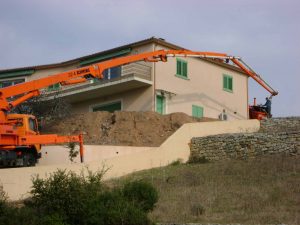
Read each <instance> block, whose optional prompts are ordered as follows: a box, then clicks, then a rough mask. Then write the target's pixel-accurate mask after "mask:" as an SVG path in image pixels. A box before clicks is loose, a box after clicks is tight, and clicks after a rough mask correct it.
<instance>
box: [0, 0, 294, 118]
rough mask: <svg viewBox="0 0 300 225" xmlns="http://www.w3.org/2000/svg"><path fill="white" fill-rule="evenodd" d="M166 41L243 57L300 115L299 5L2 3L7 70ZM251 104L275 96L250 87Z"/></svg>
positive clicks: (0, 38)
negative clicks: (137, 43) (149, 41)
mask: <svg viewBox="0 0 300 225" xmlns="http://www.w3.org/2000/svg"><path fill="white" fill-rule="evenodd" d="M152 36H156V37H162V38H164V39H166V40H167V41H168V42H171V43H174V44H177V45H180V46H183V47H185V48H188V49H191V50H195V51H196V50H198V51H217V52H225V53H228V54H230V55H237V56H241V57H242V58H243V59H244V61H246V62H247V63H248V64H249V65H251V66H252V67H253V68H254V70H255V71H256V72H257V73H259V74H261V75H262V77H263V78H264V79H265V80H266V81H267V82H268V83H269V84H270V85H271V86H272V87H273V88H274V89H276V90H278V91H279V95H278V96H276V97H274V98H273V109H272V110H273V115H274V116H300V100H299V97H300V93H299V92H300V1H299V0H206V1H202V0H185V1H182V0H0V69H6V68H16V67H24V66H33V65H40V64H48V63H56V62H61V61H65V60H70V59H73V58H77V57H81V56H84V55H88V54H91V53H95V52H99V51H103V50H106V49H110V48H114V47H118V46H120V45H123V44H128V43H131V42H135V41H139V40H142V39H146V38H149V37H152ZM249 86H250V89H249V94H250V99H251V98H253V97H254V96H256V97H257V98H258V101H259V102H261V103H264V102H265V100H264V99H265V97H266V96H268V95H269V94H268V92H267V91H265V90H264V89H263V88H262V87H260V86H259V85H258V84H257V83H255V82H253V81H251V82H250V85H249Z"/></svg>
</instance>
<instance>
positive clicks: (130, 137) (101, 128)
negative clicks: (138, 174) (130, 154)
mask: <svg viewBox="0 0 300 225" xmlns="http://www.w3.org/2000/svg"><path fill="white" fill-rule="evenodd" d="M213 120H214V119H209V118H201V119H198V118H194V117H191V116H188V115H186V114H184V113H172V114H168V115H160V114H158V113H155V112H114V113H109V112H90V113H84V114H76V115H72V116H70V117H68V118H65V119H64V120H60V121H55V122H52V123H51V124H48V125H47V126H45V127H44V129H43V130H42V132H43V133H57V134H60V135H71V134H78V133H80V132H82V133H83V134H84V142H85V143H86V144H101V145H124V146H153V147H154V146H160V145H161V144H162V143H163V142H164V141H165V140H166V139H167V138H168V137H169V136H171V135H172V134H173V133H174V132H175V131H176V130H177V129H178V128H179V127H181V126H182V125H183V124H184V123H191V122H204V121H213Z"/></svg>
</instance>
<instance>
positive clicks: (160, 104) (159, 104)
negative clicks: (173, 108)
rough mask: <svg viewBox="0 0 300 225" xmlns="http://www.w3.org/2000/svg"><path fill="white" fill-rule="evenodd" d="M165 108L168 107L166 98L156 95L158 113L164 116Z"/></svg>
mask: <svg viewBox="0 0 300 225" xmlns="http://www.w3.org/2000/svg"><path fill="white" fill-rule="evenodd" d="M165 107H166V103H165V97H164V96H161V95H156V112H158V113H160V114H164V113H165V111H166V110H165Z"/></svg>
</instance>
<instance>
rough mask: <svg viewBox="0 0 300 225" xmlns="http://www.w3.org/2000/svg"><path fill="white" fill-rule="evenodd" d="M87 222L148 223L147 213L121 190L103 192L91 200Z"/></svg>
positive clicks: (112, 224)
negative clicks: (125, 196)
mask: <svg viewBox="0 0 300 225" xmlns="http://www.w3.org/2000/svg"><path fill="white" fill-rule="evenodd" d="M90 204H91V205H90V207H89V211H88V215H87V216H86V224H95V225H96V224H97V225H119V224H122V225H140V224H143V225H148V224H151V222H150V220H149V219H148V218H147V214H146V213H145V212H144V211H143V210H142V209H141V208H140V207H136V205H135V204H133V202H131V201H128V200H127V199H126V198H124V196H123V195H122V191H121V190H118V189H116V190H113V191H107V192H103V193H102V194H100V195H99V196H97V197H96V198H95V199H94V200H93V201H91V202H90Z"/></svg>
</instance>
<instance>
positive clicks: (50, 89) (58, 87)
mask: <svg viewBox="0 0 300 225" xmlns="http://www.w3.org/2000/svg"><path fill="white" fill-rule="evenodd" d="M59 89H60V84H59V83H57V84H53V85H50V86H49V87H48V88H47V90H48V91H57V90H59Z"/></svg>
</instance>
